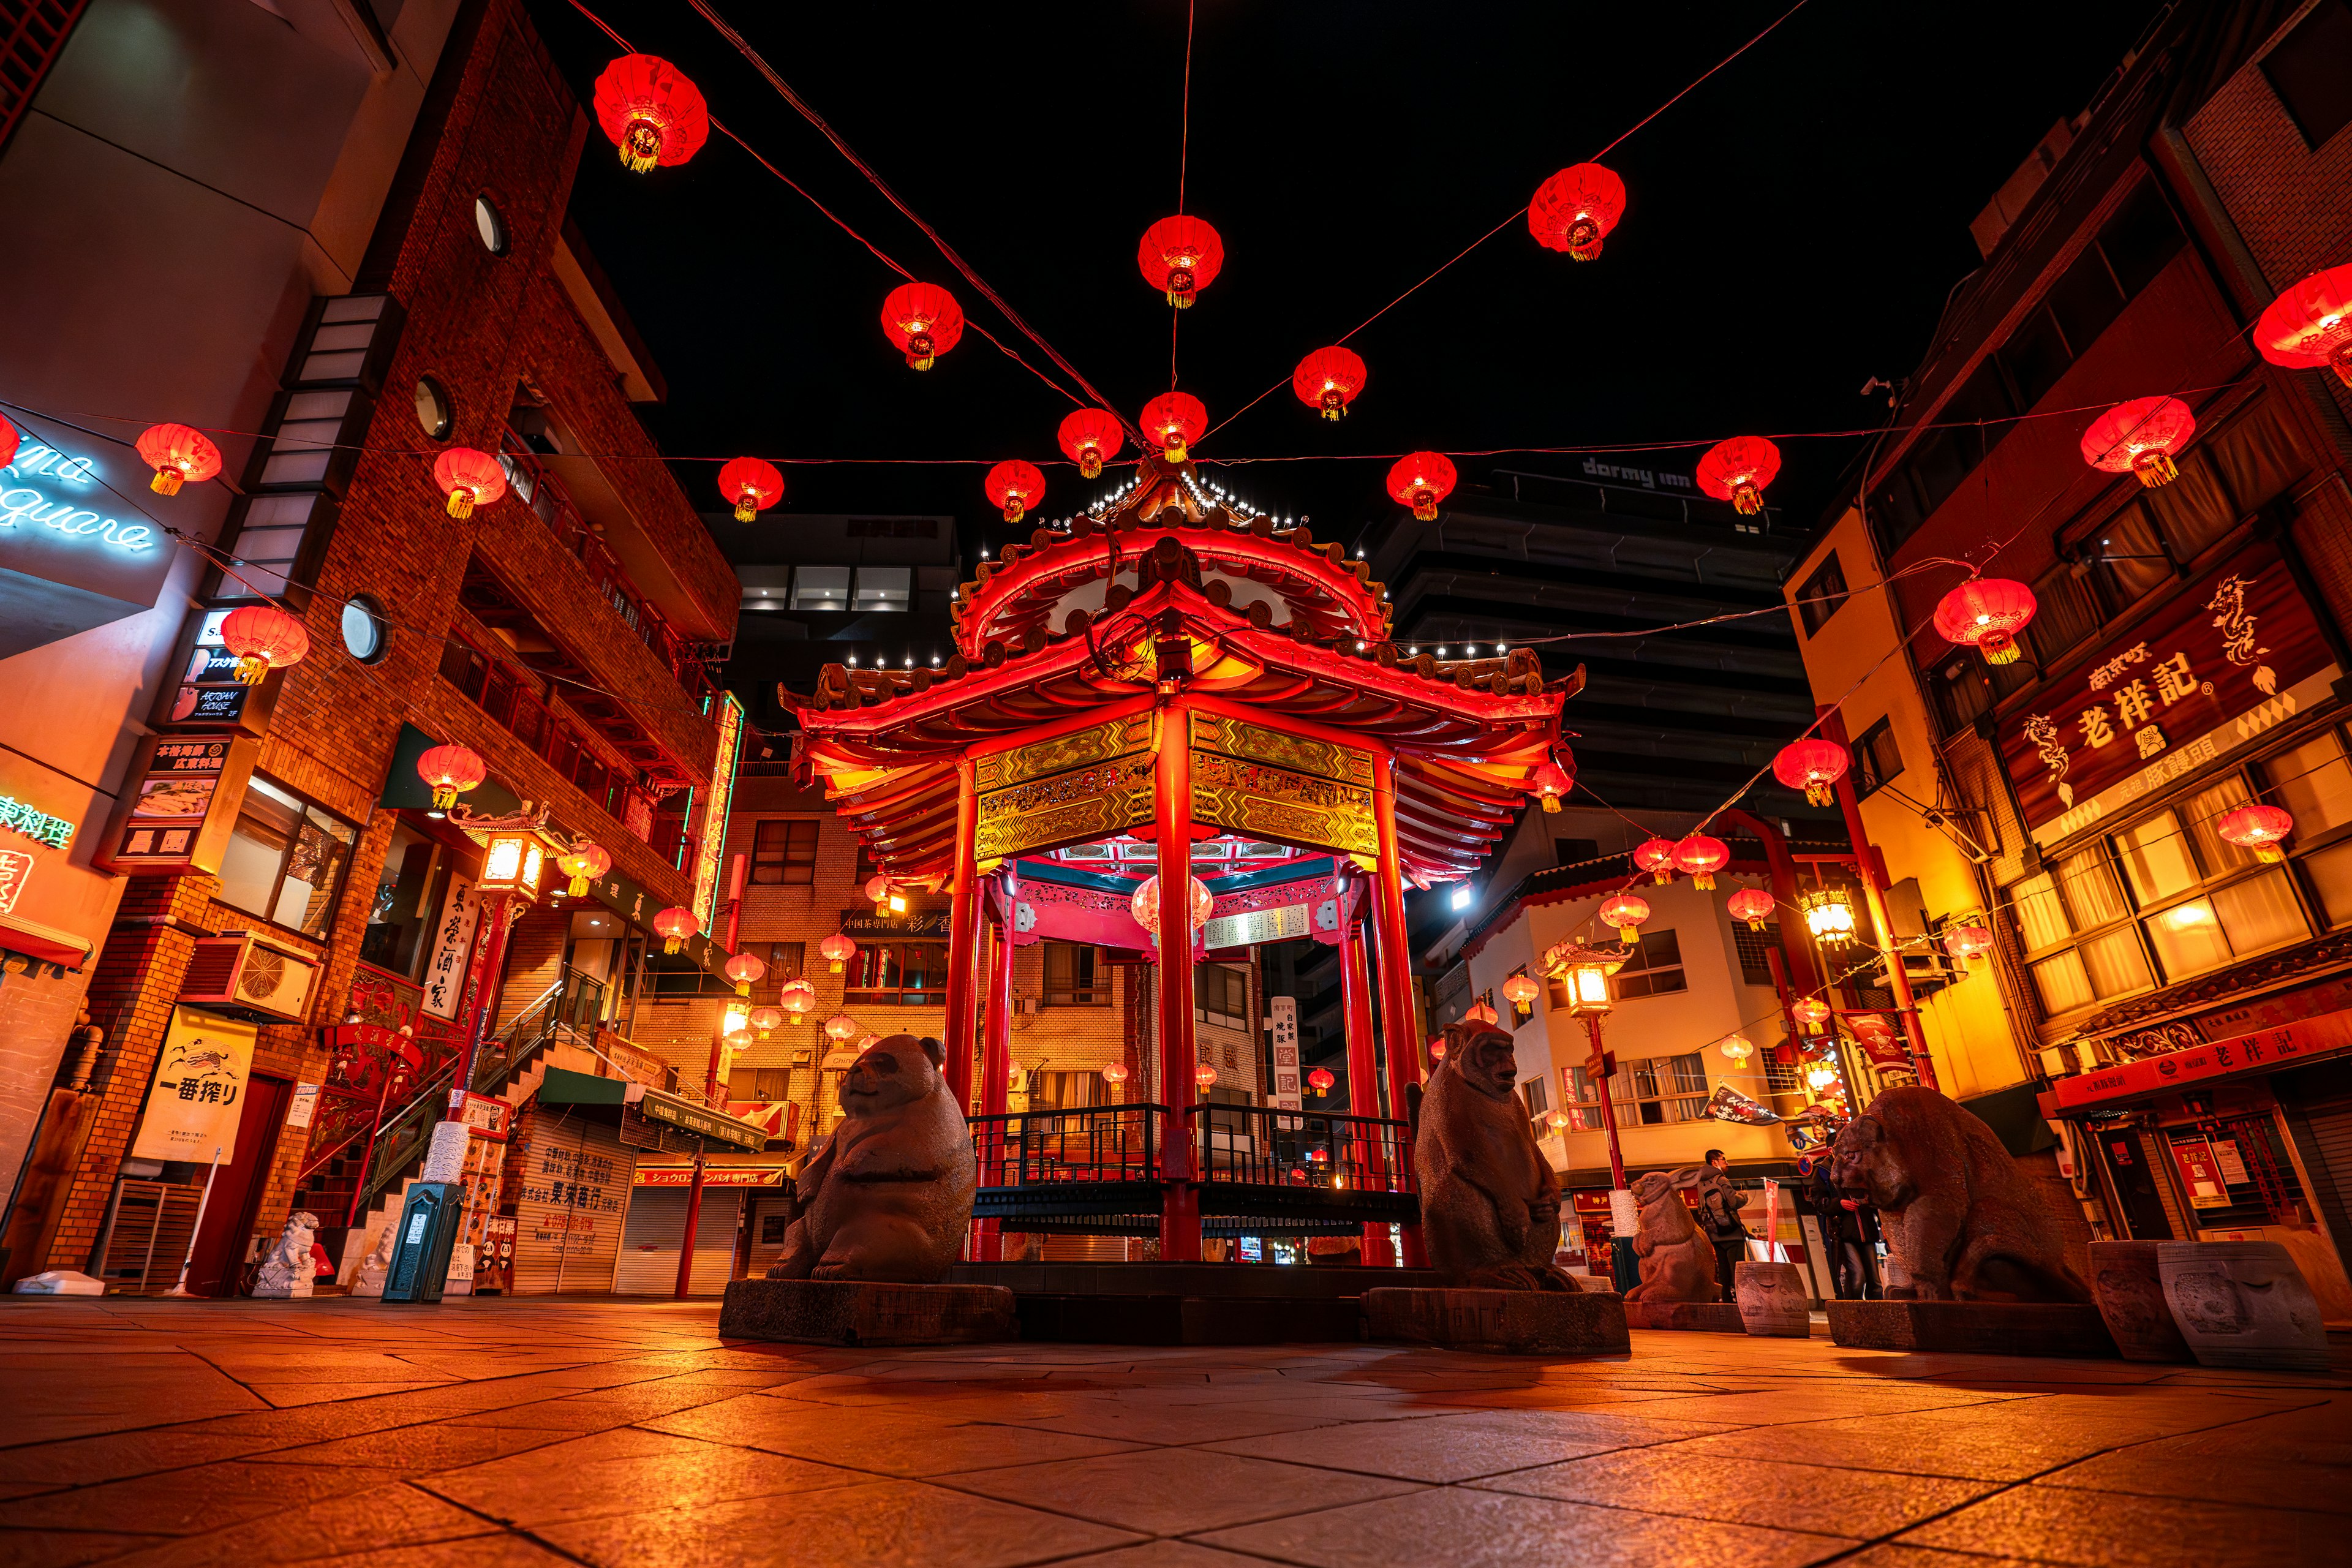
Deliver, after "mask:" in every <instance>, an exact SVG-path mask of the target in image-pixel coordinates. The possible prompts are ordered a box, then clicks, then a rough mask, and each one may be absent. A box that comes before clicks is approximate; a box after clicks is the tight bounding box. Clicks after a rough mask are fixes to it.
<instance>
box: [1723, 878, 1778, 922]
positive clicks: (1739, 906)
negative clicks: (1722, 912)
mask: <svg viewBox="0 0 2352 1568" xmlns="http://www.w3.org/2000/svg"><path fill="white" fill-rule="evenodd" d="M1723 907H1724V908H1725V909H1726V910H1729V911H1730V912H1731V918H1732V919H1733V920H1736V921H1747V922H1748V930H1749V931H1762V930H1763V929H1764V922H1765V921H1768V920H1770V919H1771V918H1772V910H1773V909H1774V907H1775V905H1774V900H1773V898H1772V895H1771V894H1770V893H1769V892H1766V891H1765V890H1764V889H1761V888H1742V889H1739V890H1738V892H1736V893H1734V894H1732V895H1731V897H1729V898H1727V899H1726V900H1724V901H1723Z"/></svg>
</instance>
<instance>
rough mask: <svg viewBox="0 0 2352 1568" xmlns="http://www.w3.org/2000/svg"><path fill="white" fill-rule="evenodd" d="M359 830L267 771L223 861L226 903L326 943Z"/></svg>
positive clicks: (248, 794) (250, 791)
mask: <svg viewBox="0 0 2352 1568" xmlns="http://www.w3.org/2000/svg"><path fill="white" fill-rule="evenodd" d="M359 836H360V834H359V829H358V828H356V827H354V826H352V825H351V824H350V823H348V822H345V821H344V820H343V819H342V818H341V817H339V816H332V815H331V814H330V813H329V812H327V811H326V810H325V809H324V808H322V807H320V806H316V805H311V804H310V802H309V801H307V800H305V799H303V798H302V797H301V796H300V795H296V794H295V793H294V792H293V791H292V790H289V789H288V788H286V787H285V786H284V785H282V784H272V783H270V782H269V781H268V779H265V778H263V777H262V776H261V775H260V774H259V773H256V774H254V775H253V780H252V782H251V783H250V784H247V786H246V791H245V804H244V805H243V806H242V807H240V808H239V810H238V812H237V817H236V829H235V830H234V831H233V832H232V833H231V834H230V836H229V841H228V848H227V849H226V852H225V853H224V854H223V855H222V857H221V870H220V894H219V897H220V900H221V902H223V903H225V904H228V905H231V906H233V907H235V908H236V909H240V910H244V911H245V912H246V913H247V914H249V915H258V916H260V917H261V918H262V919H263V920H266V921H274V922H276V923H277V924H278V925H282V926H287V927H289V928H290V929H292V930H295V931H300V932H301V933H302V934H303V935H304V936H308V937H315V938H317V939H319V940H320V941H321V942H323V941H325V940H326V937H327V929H328V922H329V921H331V920H332V919H333V918H334V912H335V895H336V894H337V893H338V892H340V891H341V889H342V885H343V871H344V868H346V867H347V866H349V865H350V864H351V858H352V845H353V844H354V843H356V842H357V841H358V839H359Z"/></svg>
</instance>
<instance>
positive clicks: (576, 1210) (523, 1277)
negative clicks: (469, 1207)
mask: <svg viewBox="0 0 2352 1568" xmlns="http://www.w3.org/2000/svg"><path fill="white" fill-rule="evenodd" d="M522 1138H523V1142H524V1147H522V1148H521V1149H520V1150H518V1151H517V1153H518V1156H519V1159H520V1181H519V1182H517V1183H516V1187H515V1194H514V1196H515V1261H514V1293H515V1294H516V1295H518V1296H533V1295H540V1296H543V1295H547V1294H549V1293H550V1292H552V1291H556V1290H565V1291H579V1290H610V1289H612V1288H613V1255H614V1251H615V1250H616V1249H617V1248H618V1247H620V1244H621V1218H622V1215H624V1214H625V1213H626V1212H627V1209H628V1203H629V1181H630V1178H631V1177H632V1176H634V1175H635V1173H636V1168H637V1155H636V1151H635V1150H634V1149H627V1148H624V1147H623V1146H622V1144H621V1138H620V1134H619V1133H618V1132H617V1131H614V1129H612V1128H610V1127H606V1126H604V1124H603V1123H601V1122H595V1121H588V1120H587V1119H586V1118H584V1117H582V1116H578V1115H565V1116H554V1115H542V1116H541V1117H539V1118H537V1119H536V1120H535V1121H534V1122H533V1124H532V1126H531V1127H530V1131H528V1132H527V1133H525V1134H523V1135H522ZM671 1258H672V1263H671V1267H672V1268H675V1267H676V1266H677V1264H676V1258H677V1254H676V1253H675V1252H673V1253H672V1254H671Z"/></svg>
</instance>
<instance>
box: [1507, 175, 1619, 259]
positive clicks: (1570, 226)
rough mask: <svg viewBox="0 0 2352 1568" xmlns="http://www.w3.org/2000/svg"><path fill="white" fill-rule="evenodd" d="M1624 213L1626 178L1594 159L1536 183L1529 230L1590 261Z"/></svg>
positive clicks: (1540, 240) (1542, 241)
mask: <svg viewBox="0 0 2352 1568" xmlns="http://www.w3.org/2000/svg"><path fill="white" fill-rule="evenodd" d="M1624 215H1625V182H1624V181H1622V180H1621V179H1619V178H1618V177H1617V176H1616V175H1615V174H1612V173H1611V172H1610V171H1608V170H1607V169H1604V168H1602V167H1601V165H1600V164H1598V163H1577V164H1573V165H1571V166H1570V167H1569V168H1565V169H1562V170H1561V171H1560V172H1559V174H1554V175H1553V176H1552V177H1551V178H1550V179H1549V180H1546V181H1545V182H1544V183H1543V184H1540V185H1538V186H1537V187H1536V194H1535V197H1534V199H1533V200H1531V201H1529V202H1528V233H1529V234H1532V235H1534V236H1535V237H1536V241H1537V243H1538V244H1539V245H1541V246H1542V247H1544V248H1545V249H1547V250H1565V251H1566V252H1568V253H1569V255H1570V256H1572V257H1574V258H1576V259H1577V260H1579V261H1590V260H1591V259H1592V258H1594V257H1596V256H1599V255H1600V254H1601V241H1602V240H1603V239H1605V238H1607V237H1608V235H1609V231H1610V230H1611V229H1612V228H1615V227H1616V226H1617V220H1618V219H1619V218H1621V217H1622V216H1624Z"/></svg>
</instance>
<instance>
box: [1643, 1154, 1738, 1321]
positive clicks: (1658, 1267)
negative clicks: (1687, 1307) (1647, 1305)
mask: <svg viewBox="0 0 2352 1568" xmlns="http://www.w3.org/2000/svg"><path fill="white" fill-rule="evenodd" d="M1702 1174H1703V1173H1702V1172H1701V1171H1700V1170H1699V1169H1698V1168H1697V1167H1696V1166H1695V1165H1685V1166H1684V1167H1683V1168H1682V1169H1681V1170H1678V1171H1652V1172H1650V1173H1648V1174H1647V1175H1642V1176H1636V1177H1634V1178H1633V1201H1634V1203H1636V1204H1637V1205H1640V1206H1641V1213H1642V1228H1641V1229H1639V1230H1637V1231H1635V1232H1634V1233H1633V1256H1634V1257H1635V1258H1639V1259H1640V1260H1641V1269H1642V1282H1641V1283H1640V1284H1638V1285H1636V1286H1634V1287H1633V1289H1631V1290H1628V1291H1626V1292H1625V1300H1627V1301H1629V1302H1632V1301H1719V1300H1722V1299H1723V1288H1722V1285H1721V1283H1720V1282H1719V1281H1717V1279H1716V1277H1715V1248H1714V1247H1710V1246H1708V1245H1707V1240H1706V1237H1704V1236H1702V1235H1700V1234H1699V1228H1698V1225H1697V1222H1696V1221H1695V1220H1693V1219H1692V1218H1691V1211H1690V1205H1688V1204H1686V1203H1685V1202H1683V1194H1682V1190H1683V1189H1684V1188H1685V1187H1693V1186H1696V1185H1697V1184H1698V1180H1699V1177H1700V1176H1701V1175H1702Z"/></svg>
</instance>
